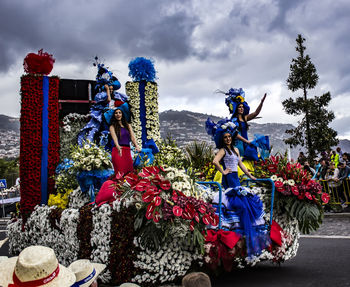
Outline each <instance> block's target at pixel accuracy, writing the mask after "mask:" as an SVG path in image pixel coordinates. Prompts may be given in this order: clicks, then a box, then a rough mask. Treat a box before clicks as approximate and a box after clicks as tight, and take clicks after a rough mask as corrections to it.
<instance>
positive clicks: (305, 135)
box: [282, 34, 338, 159]
mask: <svg viewBox="0 0 350 287" xmlns="http://www.w3.org/2000/svg"><path fill="white" fill-rule="evenodd" d="M296 42H297V46H296V51H297V52H298V57H297V58H296V59H294V58H293V59H292V63H291V65H290V73H289V76H288V79H287V85H288V89H289V90H291V91H292V92H296V91H298V90H302V92H303V96H301V97H297V98H296V99H293V98H289V99H287V100H285V101H283V102H282V104H283V107H284V109H285V111H286V113H287V114H290V115H295V116H300V115H302V116H303V117H302V119H301V121H300V122H299V123H298V126H297V127H296V128H295V129H290V130H287V131H286V133H287V134H290V135H291V137H290V138H288V139H286V140H285V143H286V144H288V145H289V146H290V147H295V146H297V145H301V146H306V148H307V151H308V157H309V159H313V158H315V155H316V152H320V151H323V150H326V149H328V148H331V147H332V146H334V145H336V144H337V143H338V140H337V139H336V136H337V132H336V131H335V130H333V129H332V128H330V127H329V126H328V125H329V123H330V122H331V121H332V120H333V119H334V113H333V112H331V111H328V110H327V106H328V104H329V102H330V100H331V94H330V93H329V92H327V93H325V94H323V95H322V96H320V97H317V96H315V97H313V98H308V90H310V89H313V88H315V87H316V85H317V82H318V75H317V71H316V68H315V66H314V64H313V63H312V62H311V59H310V56H309V55H305V50H306V47H305V46H304V45H303V44H304V42H305V38H303V37H302V36H301V35H300V34H299V35H298V37H297V39H296Z"/></svg>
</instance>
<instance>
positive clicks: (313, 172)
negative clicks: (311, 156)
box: [304, 161, 315, 176]
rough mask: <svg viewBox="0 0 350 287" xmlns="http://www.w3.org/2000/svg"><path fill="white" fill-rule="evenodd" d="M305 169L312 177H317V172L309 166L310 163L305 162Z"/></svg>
mask: <svg viewBox="0 0 350 287" xmlns="http://www.w3.org/2000/svg"><path fill="white" fill-rule="evenodd" d="M304 169H305V170H306V171H308V172H309V173H311V174H312V176H314V175H315V170H314V169H313V168H312V167H311V166H310V165H309V162H308V161H305V162H304Z"/></svg>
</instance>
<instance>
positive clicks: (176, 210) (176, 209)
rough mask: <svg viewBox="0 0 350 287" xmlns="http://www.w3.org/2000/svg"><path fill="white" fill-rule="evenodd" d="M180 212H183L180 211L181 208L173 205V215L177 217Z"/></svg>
mask: <svg viewBox="0 0 350 287" xmlns="http://www.w3.org/2000/svg"><path fill="white" fill-rule="evenodd" d="M182 212H183V210H182V208H181V207H180V206H178V205H175V206H174V207H173V213H174V215H175V216H178V217H179V216H181V215H182Z"/></svg>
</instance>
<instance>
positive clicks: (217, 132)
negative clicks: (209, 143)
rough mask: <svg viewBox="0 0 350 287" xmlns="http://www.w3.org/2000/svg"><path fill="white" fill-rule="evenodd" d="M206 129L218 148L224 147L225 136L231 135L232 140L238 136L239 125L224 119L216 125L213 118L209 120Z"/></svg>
mask: <svg viewBox="0 0 350 287" xmlns="http://www.w3.org/2000/svg"><path fill="white" fill-rule="evenodd" d="M205 129H206V131H207V133H208V134H209V135H210V136H211V137H212V140H214V142H215V146H216V148H222V147H224V142H223V135H224V134H225V133H229V134H230V135H231V136H232V140H234V139H235V137H236V136H237V133H238V131H237V125H236V124H235V123H234V122H232V121H231V120H229V119H227V118H226V119H223V120H220V121H218V123H217V124H216V123H214V122H213V121H212V119H211V118H208V119H207V121H206V122H205Z"/></svg>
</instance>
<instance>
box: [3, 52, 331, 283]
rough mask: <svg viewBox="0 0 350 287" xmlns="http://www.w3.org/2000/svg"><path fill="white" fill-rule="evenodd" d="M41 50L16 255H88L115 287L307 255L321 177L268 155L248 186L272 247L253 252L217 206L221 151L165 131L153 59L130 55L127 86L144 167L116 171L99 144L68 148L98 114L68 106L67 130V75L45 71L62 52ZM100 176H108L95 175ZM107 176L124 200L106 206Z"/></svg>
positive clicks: (25, 134)
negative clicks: (63, 84)
mask: <svg viewBox="0 0 350 287" xmlns="http://www.w3.org/2000/svg"><path fill="white" fill-rule="evenodd" d="M34 55H35V56H33V55H32V56H31V57H34V58H35V59H34V60H35V61H36V62H38V61H39V62H40V61H44V59H46V60H45V61H46V62H45V63H46V64H44V67H45V69H44V70H42V69H40V67H41V66H42V64H38V65H36V66H35V65H34V66H35V67H34V68H31V67H30V64H27V63H29V62H30V61H28V56H27V58H26V59H27V60H25V63H26V64H25V67H26V69H25V71H26V74H25V75H23V76H22V81H21V102H22V109H21V158H20V163H21V166H20V175H21V203H20V215H19V216H18V218H15V219H13V220H12V221H11V222H10V223H9V225H8V236H9V251H10V254H11V255H16V254H18V253H19V252H20V251H21V250H23V249H24V248H25V247H27V246H30V245H44V246H49V247H51V248H53V249H54V250H55V253H56V256H57V258H58V260H59V261H60V263H62V264H63V265H65V266H68V265H69V264H70V263H71V262H73V261H74V260H76V259H79V258H88V259H90V260H91V261H93V262H98V263H105V264H106V265H107V268H106V270H105V271H104V273H103V274H102V275H101V276H100V278H101V280H102V281H103V282H104V283H110V284H118V285H119V284H121V283H123V282H135V283H139V284H141V285H142V286H159V285H161V284H163V283H165V282H168V283H169V282H174V281H176V280H178V279H180V278H182V277H183V276H184V275H185V274H186V273H188V272H190V271H194V270H197V271H198V270H205V272H214V273H216V272H219V271H220V270H225V271H228V272H229V271H231V270H233V269H234V268H244V267H247V266H253V265H255V264H256V263H258V262H260V261H264V260H270V261H272V262H274V263H281V262H284V261H286V260H289V259H291V258H293V257H294V256H295V255H296V253H297V250H298V246H299V243H298V240H299V236H300V231H302V232H304V233H308V232H310V231H312V230H315V229H317V228H318V227H319V224H320V223H321V222H322V216H323V209H322V202H327V200H328V199H329V198H328V196H327V194H325V193H323V192H322V188H321V187H320V185H319V184H318V183H316V182H314V181H312V180H311V177H310V175H309V174H308V173H307V172H305V171H304V170H303V169H302V168H301V166H300V165H298V164H297V163H293V162H288V161H287V159H286V157H284V156H282V155H277V156H270V157H266V158H265V159H262V158H259V160H258V161H256V162H255V163H254V165H253V168H254V173H255V175H256V177H257V178H260V179H262V178H263V179H267V180H265V181H261V182H259V181H257V182H250V183H249V185H250V189H251V191H252V192H253V193H255V194H258V195H259V196H260V198H261V199H262V201H263V204H264V208H265V211H266V215H265V222H266V225H265V228H266V231H267V232H268V233H269V235H270V237H271V244H270V245H269V247H268V248H266V249H265V250H264V251H263V252H262V253H261V254H258V255H257V256H253V257H249V258H248V257H247V252H246V247H245V238H244V236H242V234H241V233H240V232H239V228H238V229H237V230H236V229H231V230H225V228H223V227H222V225H221V217H220V216H221V214H220V213H221V212H224V211H222V210H220V211H219V210H217V209H216V208H215V206H214V205H213V203H212V199H213V197H214V194H215V193H216V192H218V191H219V192H220V191H221V192H223V191H222V189H221V186H220V183H217V182H216V181H214V179H215V180H217V178H214V177H215V172H214V168H213V165H212V163H211V161H212V155H211V156H208V155H205V154H201V155H200V159H201V160H200V161H198V156H192V157H191V154H190V153H189V152H188V150H187V152H186V151H185V150H184V149H181V148H179V147H177V146H176V144H175V143H174V142H173V141H171V140H162V139H161V138H160V133H159V116H158V90H157V83H156V82H155V80H156V77H155V74H156V73H155V69H154V67H153V63H152V61H150V60H147V59H144V58H136V59H134V60H133V61H132V62H131V63H130V65H129V68H130V73H129V75H130V76H131V77H132V79H133V81H130V82H128V83H127V84H126V93H127V98H128V100H127V101H128V104H129V105H130V110H131V112H132V115H133V116H132V126H133V129H134V131H135V136H136V138H137V141H138V142H139V144H140V145H142V146H143V147H144V148H143V150H142V151H141V152H140V153H135V155H134V157H135V162H137V164H136V165H137V166H136V167H135V170H134V172H133V173H129V174H125V175H124V174H120V173H117V174H114V175H113V176H111V177H109V178H108V179H107V177H108V176H106V175H110V170H111V167H112V165H111V159H110V153H109V152H108V151H106V149H105V147H104V146H101V145H99V142H100V141H97V140H96V138H95V139H93V138H92V139H91V141H85V142H84V143H83V144H81V145H77V144H76V145H75V146H73V147H72V148H70V147H69V146H68V147H67V145H70V144H72V143H74V142H75V143H77V138H78V135H79V133H80V132H81V130H83V129H84V126H86V124H87V123H88V117H87V115H79V114H69V115H67V116H66V117H65V118H64V119H63V121H62V122H61V123H60V124H61V126H60V127H59V120H58V97H57V94H58V92H57V89H58V81H59V78H58V77H48V76H47V75H48V74H49V73H50V71H51V70H50V69H48V68H47V67H46V66H47V63H48V64H49V65H51V66H52V64H53V62H54V60H53V58H52V56H51V55H49V54H47V53H43V52H42V51H41V52H40V53H39V54H38V55H36V54H34ZM31 57H29V59H30V58H31ZM37 66H38V67H39V68H36V67H37ZM51 69H52V67H51ZM49 70H50V71H49ZM100 76H101V75H100ZM109 76H111V75H109ZM237 99H238V100H240V99H239V98H237ZM96 102H98V101H96ZM92 110H93V109H92ZM203 128H204V123H203ZM60 143H61V150H60ZM194 145H196V143H194ZM60 151H61V156H60ZM91 174H93V175H94V177H93V178H95V179H96V178H98V179H99V181H98V182H97V181H94V180H84V175H86V178H90V179H91ZM101 174H102V175H101ZM100 175H101V176H100ZM79 178H80V180H79ZM82 179H83V180H82ZM103 181H105V182H107V181H109V182H111V184H110V185H109V186H110V188H111V189H112V190H111V194H112V195H113V197H112V198H109V199H108V200H105V201H100V202H98V203H97V202H95V201H94V199H95V198H94V197H95V195H98V190H99V188H100V186H101V185H102V184H104V183H103ZM242 181H243V179H242ZM198 182H201V183H198ZM205 182H208V184H205ZM273 190H275V193H274V196H273V193H272V191H273ZM271 211H273V212H271ZM220 227H221V228H220Z"/></svg>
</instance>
